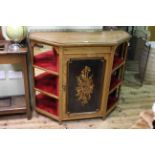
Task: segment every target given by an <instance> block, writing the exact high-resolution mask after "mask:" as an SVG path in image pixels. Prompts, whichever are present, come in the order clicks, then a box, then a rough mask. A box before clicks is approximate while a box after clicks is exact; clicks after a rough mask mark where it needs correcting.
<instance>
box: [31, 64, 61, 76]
mask: <svg viewBox="0 0 155 155" xmlns="http://www.w3.org/2000/svg"><path fill="white" fill-rule="evenodd" d="M33 67H34V68H37V69H40V70H43V71H46V72H48V73H50V74H52V75H56V76H59V73H58V72H55V71H52V70H50V69H46V68H43V67H40V66H37V65H33Z"/></svg>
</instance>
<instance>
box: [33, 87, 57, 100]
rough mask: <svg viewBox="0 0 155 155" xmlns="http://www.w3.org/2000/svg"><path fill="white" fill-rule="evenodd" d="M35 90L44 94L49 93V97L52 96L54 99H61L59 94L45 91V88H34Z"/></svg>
mask: <svg viewBox="0 0 155 155" xmlns="http://www.w3.org/2000/svg"><path fill="white" fill-rule="evenodd" d="M34 90H35V91H38V92H40V93H42V94H44V95H47V96H49V97H52V98H54V99H59V97H58V96H56V95H54V94H51V93H48V92H46V91H43V90H41V89H38V88H34Z"/></svg>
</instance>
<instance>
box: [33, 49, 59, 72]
mask: <svg viewBox="0 0 155 155" xmlns="http://www.w3.org/2000/svg"><path fill="white" fill-rule="evenodd" d="M33 61H34V64H33V65H34V66H35V67H39V68H40V69H44V70H46V71H52V72H54V73H58V55H57V54H56V52H55V50H50V51H45V52H42V53H41V54H37V55H35V56H34V58H33Z"/></svg>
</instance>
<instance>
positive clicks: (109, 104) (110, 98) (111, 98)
mask: <svg viewBox="0 0 155 155" xmlns="http://www.w3.org/2000/svg"><path fill="white" fill-rule="evenodd" d="M117 101H118V98H116V97H113V96H109V98H108V105H107V110H109V109H110V108H111V107H112V106H113V105H114V104H115V103H116V102H117Z"/></svg>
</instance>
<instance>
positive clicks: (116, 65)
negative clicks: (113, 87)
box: [113, 56, 124, 72]
mask: <svg viewBox="0 0 155 155" xmlns="http://www.w3.org/2000/svg"><path fill="white" fill-rule="evenodd" d="M123 64H124V60H123V59H122V58H119V57H118V56H114V62H113V72H114V71H115V70H116V69H118V68H119V67H121V66H122V65H123Z"/></svg>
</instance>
